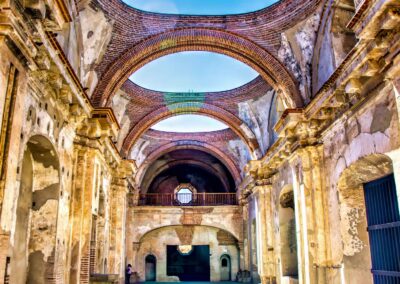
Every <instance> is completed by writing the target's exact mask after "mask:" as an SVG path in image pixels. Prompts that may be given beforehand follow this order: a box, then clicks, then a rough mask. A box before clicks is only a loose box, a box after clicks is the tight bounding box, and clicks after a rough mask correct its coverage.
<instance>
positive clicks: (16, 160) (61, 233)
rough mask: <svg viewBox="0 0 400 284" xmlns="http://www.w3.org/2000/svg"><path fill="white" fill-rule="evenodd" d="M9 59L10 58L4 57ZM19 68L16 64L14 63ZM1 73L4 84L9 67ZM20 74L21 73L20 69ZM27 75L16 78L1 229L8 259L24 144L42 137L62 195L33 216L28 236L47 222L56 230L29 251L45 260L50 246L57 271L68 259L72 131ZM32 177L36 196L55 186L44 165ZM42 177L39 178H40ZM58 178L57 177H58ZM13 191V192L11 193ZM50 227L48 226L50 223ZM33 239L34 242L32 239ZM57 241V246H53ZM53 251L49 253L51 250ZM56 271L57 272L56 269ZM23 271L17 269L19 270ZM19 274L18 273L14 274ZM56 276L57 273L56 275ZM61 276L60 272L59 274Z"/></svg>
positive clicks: (3, 66)
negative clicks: (50, 146)
mask: <svg viewBox="0 0 400 284" xmlns="http://www.w3.org/2000/svg"><path fill="white" fill-rule="evenodd" d="M2 54H4V56H2V57H1V58H2V59H3V58H4V59H5V60H10V61H11V62H15V61H14V58H13V56H12V55H11V54H8V52H7V51H4V53H2ZM7 55H9V56H7ZM16 65H17V66H18V63H16ZM1 66H2V69H3V68H4V69H3V73H2V75H1V78H2V80H4V81H5V82H7V80H8V73H7V71H9V69H8V68H7V67H9V64H4V65H1ZM20 70H24V69H23V68H21V69H20ZM25 76H26V75H25V74H24V73H23V72H20V73H19V75H18V81H17V83H18V86H17V94H16V103H15V109H14V118H13V128H12V131H11V137H10V150H9V156H8V164H7V166H8V170H7V173H8V175H7V178H6V184H5V188H7V189H8V190H6V191H5V195H4V199H3V206H2V216H1V226H2V230H3V232H9V233H10V240H11V248H10V252H9V253H10V255H12V250H13V248H12V247H13V245H14V243H13V240H14V239H15V226H16V217H17V216H16V211H15V210H16V208H17V202H18V200H19V199H20V198H21V196H19V192H20V191H19V189H20V181H21V179H22V176H21V169H22V163H23V156H24V152H25V150H26V148H27V142H28V141H29V140H30V138H31V137H33V136H36V135H39V136H42V137H45V139H47V140H49V141H50V143H52V144H53V145H54V148H55V153H54V155H55V156H57V157H58V159H59V160H60V164H62V168H60V169H57V170H59V171H60V176H59V178H58V179H59V181H58V182H57V183H58V184H59V191H58V192H62V193H63V194H62V195H60V197H59V198H58V196H57V198H56V197H55V196H53V197H52V198H53V199H52V200H50V201H47V202H45V203H44V204H43V207H42V209H43V210H42V209H41V210H39V211H34V212H32V222H31V223H32V224H34V227H33V228H32V229H31V231H32V233H31V235H32V236H34V235H35V234H36V233H38V232H39V231H40V230H41V229H40V230H36V229H35V228H36V227H35V226H39V227H46V226H47V225H46V223H48V221H51V222H53V221H55V220H57V227H55V226H54V224H53V225H49V226H50V227H53V228H52V229H51V230H48V231H47V232H49V233H50V234H51V235H52V241H50V242H49V240H48V239H47V238H46V237H43V236H42V237H41V238H36V242H35V243H31V244H30V245H31V249H32V250H33V249H34V250H36V249H39V250H43V251H44V252H45V253H44V255H46V257H48V256H49V254H50V253H51V252H49V251H47V248H50V246H48V244H49V243H53V244H54V245H55V246H56V248H55V251H56V252H57V253H56V254H55V255H52V257H55V258H56V259H58V260H60V262H59V263H60V264H61V265H60V267H62V266H63V263H64V265H65V260H66V257H67V251H66V249H65V248H64V244H66V243H67V242H68V238H67V236H68V221H69V219H68V215H69V195H70V190H71V178H72V175H71V172H72V171H71V168H72V159H71V151H72V141H73V138H74V134H73V133H74V131H73V126H72V124H67V123H65V121H64V119H65V116H63V115H62V114H61V111H62V109H61V110H60V109H59V107H58V106H57V105H55V102H54V101H53V100H51V99H49V98H48V97H46V96H44V95H43V94H42V93H41V92H40V91H39V90H37V89H35V90H34V89H33V88H32V87H31V86H29V85H28V84H27V81H26V79H25V78H26V77H25ZM34 171H35V176H36V177H40V176H41V177H42V178H41V179H36V180H34V181H33V183H34V188H33V190H34V191H35V192H39V191H40V189H42V188H45V187H46V186H47V185H49V184H51V183H54V180H52V179H54V178H55V175H51V173H53V172H54V171H51V172H49V169H48V168H44V167H43V165H40V164H36V166H35V167H34ZM40 173H42V174H40ZM57 176H58V175H57ZM11 189H12V190H11ZM54 202H55V203H57V204H59V205H60V206H58V207H57V206H53V205H52V204H53V203H54ZM49 224H50V223H49ZM34 239H35V238H34ZM56 240H57V243H55V242H56ZM51 250H52V249H51ZM60 267H58V268H57V269H59V268H60ZM21 269H23V268H21V267H20V268H19V270H21ZM16 273H18V272H16ZM56 273H58V272H56ZM60 274H62V272H60Z"/></svg>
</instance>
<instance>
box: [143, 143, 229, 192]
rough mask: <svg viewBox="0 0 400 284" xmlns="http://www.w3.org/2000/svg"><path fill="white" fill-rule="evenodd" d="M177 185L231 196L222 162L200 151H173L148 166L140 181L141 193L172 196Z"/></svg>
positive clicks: (227, 174) (226, 171)
mask: <svg viewBox="0 0 400 284" xmlns="http://www.w3.org/2000/svg"><path fill="white" fill-rule="evenodd" d="M179 184H191V185H192V186H194V187H195V188H196V190H197V192H198V193H200V192H234V191H235V182H234V179H233V177H232V174H231V172H230V171H229V170H228V168H227V167H226V166H225V165H224V163H223V162H222V161H220V160H219V159H217V158H216V157H215V156H213V155H212V154H210V153H207V152H204V151H202V150H199V149H193V148H187V149H172V150H171V151H169V152H166V153H164V154H161V153H160V155H159V156H158V157H157V158H156V159H155V160H154V161H153V162H152V163H151V164H150V165H149V167H148V168H147V170H146V171H145V174H144V177H143V179H142V181H141V185H140V188H141V191H142V193H146V192H147V193H173V192H174V189H175V188H176V187H177V186H178V185H179Z"/></svg>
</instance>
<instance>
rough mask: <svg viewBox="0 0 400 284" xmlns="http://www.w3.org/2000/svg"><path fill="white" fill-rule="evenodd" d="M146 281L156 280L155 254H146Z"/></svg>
mask: <svg viewBox="0 0 400 284" xmlns="http://www.w3.org/2000/svg"><path fill="white" fill-rule="evenodd" d="M145 268H146V276H145V277H146V281H156V271H157V270H156V268H157V260H156V257H155V256H154V255H148V256H146V267H145Z"/></svg>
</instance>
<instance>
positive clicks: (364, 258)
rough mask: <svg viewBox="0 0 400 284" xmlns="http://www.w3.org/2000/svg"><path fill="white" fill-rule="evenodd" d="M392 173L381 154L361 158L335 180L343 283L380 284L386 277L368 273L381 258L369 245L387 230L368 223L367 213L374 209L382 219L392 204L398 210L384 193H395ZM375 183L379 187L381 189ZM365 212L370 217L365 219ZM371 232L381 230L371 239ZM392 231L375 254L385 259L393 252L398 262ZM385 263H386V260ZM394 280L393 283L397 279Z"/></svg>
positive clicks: (390, 167) (389, 164)
mask: <svg viewBox="0 0 400 284" xmlns="http://www.w3.org/2000/svg"><path fill="white" fill-rule="evenodd" d="M341 163H342V162H341V160H339V162H338V166H339V167H340V166H341V165H340V164H341ZM392 172H393V169H392V162H391V160H390V158H388V157H387V156H385V155H383V154H372V155H368V156H365V157H362V158H360V159H359V160H357V161H356V162H354V163H353V164H351V165H350V166H348V167H347V168H346V169H345V170H344V171H343V172H342V174H341V176H340V178H339V181H338V192H339V205H340V220H341V227H340V230H341V235H342V243H343V270H344V278H345V280H346V282H349V283H350V282H356V283H357V282H362V283H366V284H367V283H381V282H380V281H382V279H384V278H385V277H387V276H385V275H384V274H382V275H376V276H375V279H374V278H373V275H372V274H371V269H372V270H374V269H376V265H377V264H378V263H381V260H382V255H381V256H377V254H376V251H377V250H376V249H375V250H374V249H373V248H374V247H376V246H373V244H372V242H376V240H378V239H380V237H382V236H383V237H384V235H385V234H386V233H387V231H386V232H385V230H388V228H386V227H385V225H384V224H383V225H382V224H372V223H373V222H372V223H371V218H373V217H375V216H372V215H371V214H373V213H374V212H371V208H372V211H374V208H376V209H378V211H379V214H380V215H382V216H385V215H387V216H389V215H390V214H389V215H388V214H387V212H386V211H387V209H388V208H393V206H395V205H396V206H397V207H398V204H397V200H396V198H391V196H388V194H389V195H390V194H393V190H394V192H395V187H394V181H393V176H391V173H392ZM390 180H392V181H390ZM390 183H391V184H392V185H391V186H389V184H390ZM379 184H383V186H380V185H379ZM371 187H375V188H372V191H373V192H372V194H373V195H374V196H372V197H371V196H370V195H368V193H367V190H371ZM368 188H369V189H368ZM368 199H369V200H368ZM390 199H392V201H396V204H395V205H394V203H392V202H390ZM388 200H389V201H388ZM368 212H369V214H368V215H370V216H368V218H367V213H368ZM397 214H398V212H397ZM397 218H398V216H397ZM392 223H393V222H392ZM375 229H383V230H381V231H380V232H379V234H381V236H380V237H379V238H377V237H376V236H374V237H373V239H371V234H374V232H372V231H374V230H375ZM392 230H394V231H393V232H390V234H392V237H390V236H387V238H386V239H385V242H384V243H383V244H382V245H383V246H382V247H381V248H380V249H379V251H380V252H381V253H383V254H385V258H386V257H387V256H386V255H389V254H390V253H395V255H394V258H397V259H398V257H399V255H398V254H399V252H398V251H396V248H394V247H393V245H394V243H393V242H398V239H397V240H396V239H393V237H394V236H395V235H396V232H395V230H399V229H398V228H397V229H396V228H395V227H394V228H393V229H392ZM385 251H386V252H385ZM389 252H390V253H389ZM396 254H397V256H396ZM371 260H372V262H371ZM386 260H387V261H388V260H389V257H387V258H386ZM387 263H389V262H387ZM379 270H389V269H379ZM392 270H395V269H392ZM397 273H398V272H397ZM389 278H390V279H389ZM385 279H386V280H388V281H389V280H393V279H394V278H391V277H387V278H385ZM395 281H397V278H396V280H395ZM388 283H394V282H388Z"/></svg>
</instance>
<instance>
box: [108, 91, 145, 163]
mask: <svg viewBox="0 0 400 284" xmlns="http://www.w3.org/2000/svg"><path fill="white" fill-rule="evenodd" d="M128 104H129V98H128V95H127V94H126V93H125V92H124V91H123V90H122V89H120V90H118V92H117V93H116V94H115V96H114V97H113V99H112V102H111V108H112V109H113V111H114V115H115V117H116V119H117V121H118V123H119V125H120V127H121V129H120V131H119V133H118V137H117V144H116V145H117V148H118V150H121V148H122V144H123V143H124V139H125V137H127V135H128V134H129V130H130V128H131V119H130V117H129V115H125V114H126V111H127V106H128ZM134 160H135V161H136V162H137V163H139V162H140V163H141V162H142V159H140V155H138V156H136V155H134Z"/></svg>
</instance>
